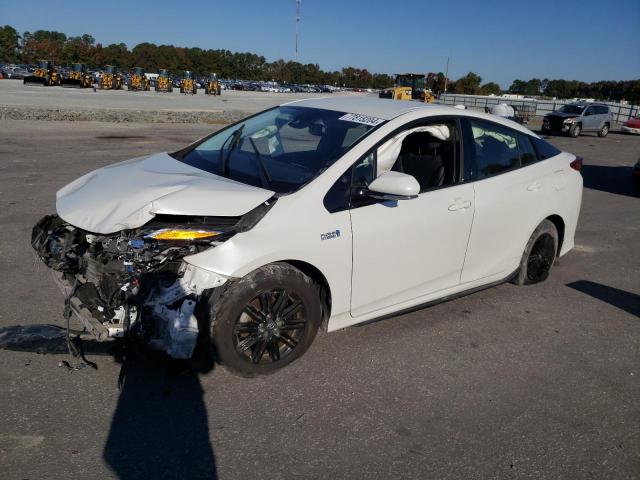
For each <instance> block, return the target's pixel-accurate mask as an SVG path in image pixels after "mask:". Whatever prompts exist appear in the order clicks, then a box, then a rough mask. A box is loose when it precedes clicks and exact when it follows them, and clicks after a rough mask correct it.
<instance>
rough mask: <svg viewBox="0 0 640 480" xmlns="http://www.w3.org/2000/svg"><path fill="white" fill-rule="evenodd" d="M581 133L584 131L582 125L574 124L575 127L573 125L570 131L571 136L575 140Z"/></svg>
mask: <svg viewBox="0 0 640 480" xmlns="http://www.w3.org/2000/svg"><path fill="white" fill-rule="evenodd" d="M581 131H582V125H580V124H579V123H574V124H573V125H571V128H570V129H569V135H570V136H572V137H573V138H576V137H577V136H579V135H580V132H581Z"/></svg>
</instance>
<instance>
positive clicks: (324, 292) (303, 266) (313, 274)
mask: <svg viewBox="0 0 640 480" xmlns="http://www.w3.org/2000/svg"><path fill="white" fill-rule="evenodd" d="M279 263H287V264H289V265H291V266H292V267H295V268H297V269H298V270H300V271H301V272H302V273H304V274H305V275H307V276H308V277H309V278H311V279H312V280H313V281H314V282H315V283H316V284H317V285H318V286H319V288H320V304H321V306H322V328H323V329H324V330H325V331H326V327H327V324H328V322H329V318H330V317H331V298H332V297H331V287H330V286H329V281H328V280H327V277H326V276H325V275H324V273H322V272H321V271H320V269H319V268H318V267H316V266H315V265H312V264H311V263H308V262H305V261H303V260H293V259H288V260H280V261H279Z"/></svg>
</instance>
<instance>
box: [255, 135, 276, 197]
mask: <svg viewBox="0 0 640 480" xmlns="http://www.w3.org/2000/svg"><path fill="white" fill-rule="evenodd" d="M249 143H251V146H252V147H253V151H254V152H256V158H257V159H258V165H259V166H260V181H261V182H262V185H263V186H265V187H267V188H271V182H272V181H273V180H272V178H271V175H270V174H269V170H267V165H266V164H265V163H264V159H263V158H262V155H260V152H259V151H258V147H256V142H254V141H253V138H251V137H249ZM265 183H266V185H265Z"/></svg>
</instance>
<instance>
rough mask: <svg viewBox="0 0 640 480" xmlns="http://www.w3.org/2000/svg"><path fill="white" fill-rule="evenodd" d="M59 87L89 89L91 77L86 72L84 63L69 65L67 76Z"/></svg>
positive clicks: (91, 83)
mask: <svg viewBox="0 0 640 480" xmlns="http://www.w3.org/2000/svg"><path fill="white" fill-rule="evenodd" d="M61 85H62V86H63V87H77V88H91V87H92V86H93V75H91V74H90V73H88V72H87V66H86V65H85V64H84V63H74V64H73V65H71V70H70V71H69V76H68V77H67V78H63V79H62V82H61Z"/></svg>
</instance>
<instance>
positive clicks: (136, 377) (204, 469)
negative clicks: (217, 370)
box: [103, 354, 218, 480]
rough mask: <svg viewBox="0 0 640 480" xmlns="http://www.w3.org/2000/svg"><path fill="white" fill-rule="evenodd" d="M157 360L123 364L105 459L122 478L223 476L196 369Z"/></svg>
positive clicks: (132, 357)
mask: <svg viewBox="0 0 640 480" xmlns="http://www.w3.org/2000/svg"><path fill="white" fill-rule="evenodd" d="M153 357H154V358H153V359H150V358H147V357H146V355H139V354H133V355H127V356H126V357H125V358H124V359H123V360H122V370H121V372H120V378H119V384H120V386H121V393H120V397H119V399H118V404H117V407H116V410H115V413H114V415H113V419H112V421H111V429H110V430H109V436H108V438H107V442H106V444H105V447H104V451H103V458H104V460H105V461H106V463H107V464H108V465H109V467H110V468H111V469H112V470H113V472H114V473H115V475H116V477H117V478H119V479H121V480H133V479H165V478H166V479H176V478H189V479H216V478H218V477H217V471H216V462H215V456H214V453H213V447H212V446H211V442H210V437H209V423H208V418H207V409H206V405H205V403H204V400H203V388H202V386H201V384H200V380H199V378H198V372H197V370H196V369H194V368H192V366H191V365H190V363H188V362H178V361H172V360H169V359H168V358H165V359H164V360H162V359H158V358H155V357H156V356H155V355H154V356H153Z"/></svg>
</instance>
